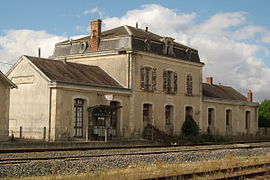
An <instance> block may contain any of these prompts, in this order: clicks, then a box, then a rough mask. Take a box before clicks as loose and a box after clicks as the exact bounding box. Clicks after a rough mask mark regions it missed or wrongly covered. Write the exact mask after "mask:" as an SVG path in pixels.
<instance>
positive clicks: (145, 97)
mask: <svg viewBox="0 0 270 180" xmlns="http://www.w3.org/2000/svg"><path fill="white" fill-rule="evenodd" d="M142 66H150V67H153V68H156V73H157V78H156V82H157V85H156V87H157V91H155V92H145V91H143V90H141V89H140V68H141V67H142ZM201 68H202V65H201V64H200V65H198V64H195V63H185V62H183V61H181V60H177V59H172V58H166V57H162V56H156V55H151V54H140V53H138V54H135V55H133V56H132V74H133V76H132V87H133V98H131V109H133V113H134V116H133V117H134V118H133V119H132V116H131V120H130V121H131V122H130V127H131V128H132V127H133V128H134V131H135V132H136V131H137V132H138V131H140V132H142V129H143V120H142V110H143V104H144V103H149V104H152V107H153V116H152V118H153V124H154V126H156V127H157V128H159V129H160V130H163V131H164V130H165V106H166V105H173V107H174V108H173V109H174V113H173V117H174V118H173V126H174V133H175V134H180V133H181V127H182V124H183V122H184V120H185V107H186V106H191V107H193V117H194V119H195V120H196V121H197V123H198V124H201V118H200V111H201V108H200V107H201V73H202V72H201ZM163 70H172V71H175V72H177V86H178V87H177V93H176V94H174V95H170V94H165V92H163ZM187 74H192V76H193V96H187V95H185V93H186V85H185V82H186V80H185V78H186V75H187Z"/></svg>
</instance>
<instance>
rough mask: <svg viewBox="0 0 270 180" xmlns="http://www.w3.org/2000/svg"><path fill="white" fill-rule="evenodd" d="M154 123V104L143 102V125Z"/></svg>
mask: <svg viewBox="0 0 270 180" xmlns="http://www.w3.org/2000/svg"><path fill="white" fill-rule="evenodd" d="M148 125H152V104H143V126H144V127H146V126H148Z"/></svg>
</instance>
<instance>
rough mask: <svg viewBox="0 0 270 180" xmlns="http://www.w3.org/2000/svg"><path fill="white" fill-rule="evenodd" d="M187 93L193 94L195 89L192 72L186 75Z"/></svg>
mask: <svg viewBox="0 0 270 180" xmlns="http://www.w3.org/2000/svg"><path fill="white" fill-rule="evenodd" d="M186 88H187V89H186V95H188V96H192V91H193V78H192V76H191V74H188V75H187V77H186Z"/></svg>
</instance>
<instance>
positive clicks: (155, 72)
mask: <svg viewBox="0 0 270 180" xmlns="http://www.w3.org/2000/svg"><path fill="white" fill-rule="evenodd" d="M152 70H153V72H152V91H156V90H157V88H156V85H157V69H156V68H153V69H152Z"/></svg>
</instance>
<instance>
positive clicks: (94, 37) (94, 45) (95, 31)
mask: <svg viewBox="0 0 270 180" xmlns="http://www.w3.org/2000/svg"><path fill="white" fill-rule="evenodd" d="M101 22H102V21H101V20H100V19H96V20H93V21H91V27H90V28H91V29H90V33H91V38H90V45H91V51H97V50H98V48H99V43H100V37H101Z"/></svg>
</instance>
